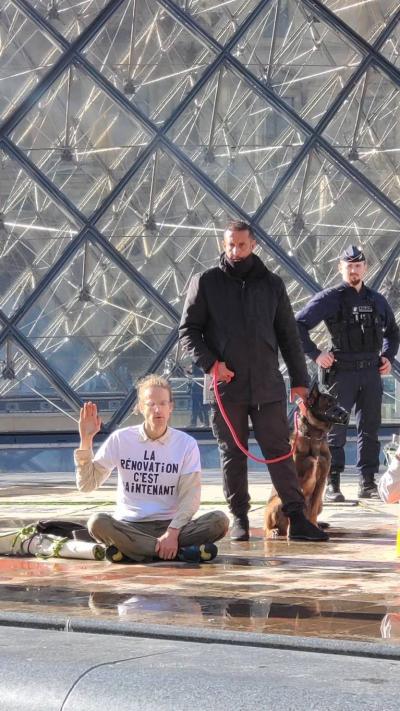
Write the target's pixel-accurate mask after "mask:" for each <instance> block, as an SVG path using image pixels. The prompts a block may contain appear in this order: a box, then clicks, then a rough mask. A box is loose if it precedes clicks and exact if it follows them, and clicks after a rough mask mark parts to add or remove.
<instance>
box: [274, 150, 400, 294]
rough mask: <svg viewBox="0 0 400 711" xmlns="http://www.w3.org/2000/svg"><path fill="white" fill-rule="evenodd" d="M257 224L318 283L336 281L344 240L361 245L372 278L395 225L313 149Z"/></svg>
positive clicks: (393, 236) (392, 237)
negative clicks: (259, 223)
mask: <svg viewBox="0 0 400 711" xmlns="http://www.w3.org/2000/svg"><path fill="white" fill-rule="evenodd" d="M262 225H263V227H264V228H265V230H266V231H267V232H268V234H270V235H271V237H272V238H273V239H274V240H276V242H277V243H278V244H279V245H280V246H281V247H282V248H283V249H285V251H286V252H287V253H288V254H289V256H293V257H294V258H295V259H296V260H297V261H298V262H299V263H300V264H301V265H302V266H303V268H304V269H305V270H306V271H307V272H308V273H309V274H310V275H311V276H312V277H313V279H314V280H315V281H316V282H317V283H319V284H320V285H321V287H322V286H328V285H329V286H330V285H331V284H333V283H335V282H336V280H338V279H339V277H338V271H337V263H338V255H339V254H340V252H341V251H342V250H343V247H344V246H345V245H346V244H361V245H362V246H363V248H364V251H365V252H366V255H367V259H368V262H369V264H370V277H371V278H372V277H373V276H374V274H375V272H376V271H377V270H378V269H379V261H378V260H379V255H382V254H383V253H387V250H389V249H390V247H391V246H392V245H394V243H395V240H396V239H397V235H398V229H399V226H398V224H397V222H396V221H395V220H394V219H392V218H391V217H389V216H388V215H387V214H386V212H385V211H384V210H382V209H381V208H380V207H379V206H378V204H376V203H374V202H372V201H371V200H370V198H369V197H368V195H367V194H366V193H365V192H364V191H363V190H362V189H361V188H360V187H359V186H358V185H356V184H355V183H353V182H351V181H350V180H348V179H347V178H346V177H345V176H344V175H343V174H341V173H340V172H339V171H338V170H337V168H336V167H335V166H334V165H333V164H332V163H330V161H328V160H327V159H324V157H323V156H322V155H320V154H319V153H315V152H314V153H312V154H310V156H309V157H308V158H307V159H306V160H304V161H303V163H302V164H301V166H300V168H299V169H298V170H297V172H296V173H295V175H294V176H293V178H292V179H291V180H290V181H289V183H288V184H287V185H286V187H285V189H284V190H283V191H282V192H281V193H280V195H279V196H278V198H277V200H276V201H275V202H274V204H273V205H272V206H271V207H270V209H269V210H268V212H267V214H266V215H265V217H264V218H263V219H262Z"/></svg>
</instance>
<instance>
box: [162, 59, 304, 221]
mask: <svg viewBox="0 0 400 711" xmlns="http://www.w3.org/2000/svg"><path fill="white" fill-rule="evenodd" d="M169 135H170V138H172V139H173V140H174V142H175V143H177V144H178V145H179V147H180V148H182V150H183V151H184V152H185V153H186V155H188V156H189V157H190V159H191V160H192V161H193V162H194V163H195V164H196V165H197V166H198V167H199V168H200V169H201V170H202V171H204V172H205V173H206V174H207V175H208V176H209V178H210V179H211V180H212V181H213V182H215V183H216V184H217V185H218V186H219V187H220V188H222V190H224V191H225V192H226V193H227V194H228V195H230V196H231V197H232V198H233V199H234V200H235V201H236V202H237V203H238V205H240V207H242V208H243V209H245V210H246V211H247V212H248V213H249V214H251V213H252V212H254V211H255V210H256V209H257V207H258V206H259V205H260V204H261V203H262V202H263V200H264V199H265V197H266V196H267V195H268V194H269V192H270V191H271V190H272V189H273V187H274V186H275V184H276V182H277V181H278V180H279V178H280V177H281V175H282V174H283V173H284V172H285V171H286V170H287V168H288V166H289V165H290V163H291V162H292V160H293V158H294V157H295V156H296V154H297V152H298V151H299V148H300V147H301V146H302V144H303V142H304V136H303V135H302V134H301V133H300V131H299V130H298V129H295V128H293V127H292V126H291V125H290V123H289V122H288V120H287V119H286V118H285V117H284V116H282V115H281V114H280V113H278V111H276V110H275V109H274V108H272V106H270V105H269V104H268V103H267V102H266V101H265V100H264V99H263V98H260V97H259V96H258V95H256V94H255V93H254V92H253V91H252V90H251V89H250V87H249V86H248V84H247V83H246V82H245V81H243V80H241V79H239V78H238V77H237V76H236V75H235V74H234V73H233V72H232V71H231V70H229V69H227V68H225V67H222V68H221V69H220V70H219V71H218V72H217V73H215V74H214V75H213V77H212V78H211V80H210V81H209V82H208V83H207V85H206V86H205V87H204V88H203V89H202V90H201V92H199V94H198V96H197V98H196V101H195V102H194V104H192V105H190V106H189V107H188V109H186V110H185V111H184V112H183V115H182V116H181V117H180V118H179V120H178V121H177V122H176V123H175V124H174V126H173V127H172V129H171V130H170V132H169Z"/></svg>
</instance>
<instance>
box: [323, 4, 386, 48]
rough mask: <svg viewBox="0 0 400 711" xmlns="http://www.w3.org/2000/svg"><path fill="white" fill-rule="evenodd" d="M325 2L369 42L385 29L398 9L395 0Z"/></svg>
mask: <svg viewBox="0 0 400 711" xmlns="http://www.w3.org/2000/svg"><path fill="white" fill-rule="evenodd" d="M324 4H325V5H326V6H327V7H328V8H329V10H331V11H332V12H334V13H335V15H337V16H338V17H340V19H341V20H343V22H345V23H346V25H349V27H351V28H352V29H353V30H355V31H356V32H357V33H358V34H359V35H361V37H363V38H364V39H366V40H368V41H369V42H373V41H374V40H375V39H376V38H377V36H378V35H379V34H380V33H381V32H382V31H383V30H384V29H385V27H386V25H387V24H388V22H389V21H390V19H391V17H392V15H393V13H394V12H395V11H396V10H397V9H398V4H397V3H396V1H394V0H348V1H347V2H346V0H344V1H343V0H325V3H324Z"/></svg>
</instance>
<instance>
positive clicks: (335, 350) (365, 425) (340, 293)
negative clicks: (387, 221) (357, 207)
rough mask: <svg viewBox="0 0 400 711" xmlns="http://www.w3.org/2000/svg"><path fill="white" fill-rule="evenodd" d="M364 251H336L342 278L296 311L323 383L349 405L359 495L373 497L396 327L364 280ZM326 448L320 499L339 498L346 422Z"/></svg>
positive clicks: (334, 430)
mask: <svg viewBox="0 0 400 711" xmlns="http://www.w3.org/2000/svg"><path fill="white" fill-rule="evenodd" d="M366 271H367V264H366V261H365V256H364V253H363V252H362V250H361V249H360V248H359V247H356V246H354V245H352V246H351V247H348V248H347V249H345V251H344V252H343V253H342V254H341V256H340V262H339V272H340V274H341V276H342V280H343V281H342V283H341V284H340V286H338V287H337V288H330V289H325V290H324V291H320V292H319V293H318V294H316V295H315V296H314V297H313V299H311V301H310V302H309V303H308V304H307V305H306V306H305V307H304V308H303V309H302V310H301V311H300V312H299V313H298V314H297V316H296V320H297V324H298V327H299V331H300V336H301V339H302V342H303V348H304V351H305V353H306V354H307V355H308V356H309V358H311V359H312V360H315V362H316V363H317V364H318V365H319V366H321V367H322V368H326V369H327V384H328V385H329V386H334V388H335V389H334V392H335V393H336V394H337V396H338V399H339V403H340V405H342V407H344V408H345V409H346V410H348V411H349V412H350V411H351V409H352V407H353V406H354V405H355V415H356V424H357V470H358V473H359V476H360V482H359V491H358V495H359V498H362V499H371V498H379V496H378V492H377V487H376V483H375V474H376V473H377V472H378V471H379V451H380V444H379V440H378V430H379V427H380V424H381V405H382V380H381V376H382V375H388V374H389V373H390V371H391V368H392V365H391V363H392V361H393V359H394V357H395V355H396V353H397V349H398V347H399V329H398V326H397V325H396V321H395V317H394V315H393V311H392V309H391V308H390V306H389V304H388V302H387V301H386V299H385V297H384V296H382V294H379V293H378V292H377V291H374V290H373V289H370V288H368V287H367V286H365V284H364V281H363V279H364V277H365V274H366ZM321 321H324V322H325V325H326V327H327V329H328V331H329V334H330V338H331V347H330V349H329V350H323V351H321V350H320V349H319V348H318V347H317V346H316V344H315V343H314V342H313V341H312V340H311V338H310V336H309V331H310V330H312V329H313V328H315V326H317V325H318V324H319V323H321ZM328 441H329V446H330V450H331V454H332V464H331V471H330V474H329V477H328V487H327V490H326V494H325V500H326V501H330V502H341V501H344V496H343V494H342V492H341V491H340V474H341V472H342V471H344V466H345V453H344V446H345V444H346V428H345V427H342V426H340V427H338V426H336V427H333V428H332V430H331V432H330V435H329V437H328Z"/></svg>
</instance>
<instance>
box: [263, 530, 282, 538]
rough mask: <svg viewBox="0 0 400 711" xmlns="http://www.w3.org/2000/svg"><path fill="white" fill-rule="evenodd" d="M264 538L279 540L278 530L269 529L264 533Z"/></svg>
mask: <svg viewBox="0 0 400 711" xmlns="http://www.w3.org/2000/svg"><path fill="white" fill-rule="evenodd" d="M264 534H265V538H267V539H268V540H271V539H275V538H279V529H278V528H270V529H268V530H267V531H265V532H264Z"/></svg>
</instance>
